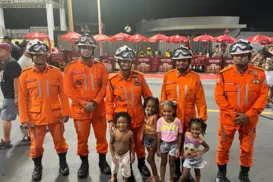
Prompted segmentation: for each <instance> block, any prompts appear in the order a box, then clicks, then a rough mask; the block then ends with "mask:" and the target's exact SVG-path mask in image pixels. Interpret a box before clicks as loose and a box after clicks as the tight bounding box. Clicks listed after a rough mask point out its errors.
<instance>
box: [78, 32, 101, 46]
mask: <svg viewBox="0 0 273 182" xmlns="http://www.w3.org/2000/svg"><path fill="white" fill-rule="evenodd" d="M76 45H77V46H78V47H81V46H89V47H93V48H96V47H97V41H96V40H95V39H94V37H92V36H90V35H88V34H86V35H83V36H81V37H80V38H79V39H78V41H77V42H76Z"/></svg>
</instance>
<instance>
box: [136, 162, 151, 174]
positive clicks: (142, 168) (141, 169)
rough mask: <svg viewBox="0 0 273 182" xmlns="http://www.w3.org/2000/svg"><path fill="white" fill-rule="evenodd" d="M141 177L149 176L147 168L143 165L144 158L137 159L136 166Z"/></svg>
mask: <svg viewBox="0 0 273 182" xmlns="http://www.w3.org/2000/svg"><path fill="white" fill-rule="evenodd" d="M137 167H138V169H139V171H140V173H141V175H143V176H145V177H149V176H151V172H150V170H149V168H148V167H147V166H146V164H145V158H138V165H137Z"/></svg>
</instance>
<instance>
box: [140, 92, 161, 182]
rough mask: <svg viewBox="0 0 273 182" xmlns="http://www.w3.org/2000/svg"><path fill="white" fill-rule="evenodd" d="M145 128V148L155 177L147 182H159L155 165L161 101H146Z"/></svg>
mask: <svg viewBox="0 0 273 182" xmlns="http://www.w3.org/2000/svg"><path fill="white" fill-rule="evenodd" d="M144 110H145V117H144V126H143V141H144V146H145V147H146V148H147V151H148V158H147V161H148V162H149V164H150V166H151V168H152V172H153V176H151V177H150V178H148V179H147V182H158V181H160V180H159V176H158V174H157V168H156V165H155V153H156V123H157V120H158V114H159V101H158V99H157V98H154V97H147V98H146V99H145V100H144Z"/></svg>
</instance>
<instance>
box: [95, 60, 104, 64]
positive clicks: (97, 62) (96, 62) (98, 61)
mask: <svg viewBox="0 0 273 182" xmlns="http://www.w3.org/2000/svg"><path fill="white" fill-rule="evenodd" d="M94 63H95V64H103V62H101V61H100V60H94Z"/></svg>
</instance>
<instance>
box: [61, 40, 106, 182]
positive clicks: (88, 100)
mask: <svg viewBox="0 0 273 182" xmlns="http://www.w3.org/2000/svg"><path fill="white" fill-rule="evenodd" d="M76 45H77V46H78V48H79V51H80V55H81V58H80V59H79V60H77V61H72V62H71V63H69V64H68V65H67V66H66V69H65V72H64V90H65V93H66V94H67V95H68V97H69V98H70V99H71V100H72V104H71V115H72V118H73V119H74V126H75V129H76V132H77V137H78V149H77V154H78V155H79V156H80V158H81V161H82V164H81V166H80V168H79V170H78V177H79V178H84V177H85V176H86V175H87V173H88V171H89V162H88V153H89V150H88V138H89V134H90V128H91V124H92V126H93V128H94V133H95V137H96V150H97V153H99V167H100V171H101V172H102V173H103V174H106V175H110V174H111V169H110V166H109V165H108V163H107V161H106V153H107V151H108V144H107V140H106V128H107V124H106V113H105V102H104V98H105V94H106V86H107V82H108V73H107V71H106V68H105V66H104V64H103V63H101V62H98V61H95V60H94V59H93V55H94V50H95V48H96V47H97V42H96V40H95V39H94V38H93V37H92V36H89V35H83V36H81V37H80V38H79V40H78V41H77V42H76Z"/></svg>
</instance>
